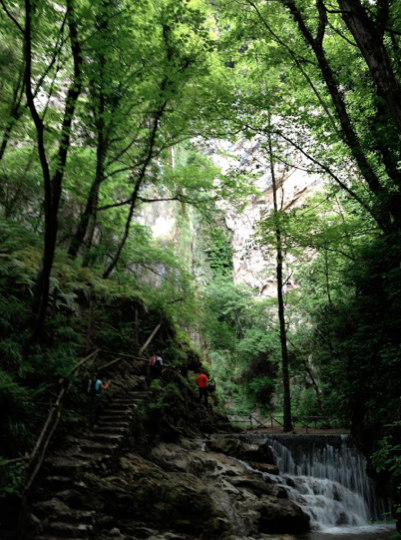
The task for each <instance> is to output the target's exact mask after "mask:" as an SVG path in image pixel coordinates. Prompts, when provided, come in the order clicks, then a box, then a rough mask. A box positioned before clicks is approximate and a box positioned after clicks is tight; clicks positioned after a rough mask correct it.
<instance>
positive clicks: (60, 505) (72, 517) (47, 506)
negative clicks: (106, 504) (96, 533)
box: [33, 497, 96, 525]
mask: <svg viewBox="0 0 401 540" xmlns="http://www.w3.org/2000/svg"><path fill="white" fill-rule="evenodd" d="M33 508H34V513H35V514H36V515H38V516H43V517H47V518H48V519H50V520H54V521H63V522H66V523H75V524H76V525H77V524H78V525H79V524H80V523H84V524H86V525H94V524H95V514H96V512H95V511H94V510H78V509H74V508H71V507H70V506H68V505H67V504H66V503H65V502H64V501H62V500H60V499H59V498H57V497H53V498H52V499H49V500H47V501H40V502H37V503H35V504H34V505H33Z"/></svg>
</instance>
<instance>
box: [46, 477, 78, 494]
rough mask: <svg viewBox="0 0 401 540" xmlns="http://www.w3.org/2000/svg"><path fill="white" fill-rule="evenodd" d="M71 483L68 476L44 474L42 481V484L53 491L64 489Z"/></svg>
mask: <svg viewBox="0 0 401 540" xmlns="http://www.w3.org/2000/svg"><path fill="white" fill-rule="evenodd" d="M72 483H73V481H72V479H71V477H69V476H46V477H45V478H44V479H43V481H42V483H41V484H42V486H44V487H47V488H50V489H52V490H53V491H56V490H59V489H66V488H67V487H69V486H70V485H71V484H72Z"/></svg>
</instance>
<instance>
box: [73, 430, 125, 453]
mask: <svg viewBox="0 0 401 540" xmlns="http://www.w3.org/2000/svg"><path fill="white" fill-rule="evenodd" d="M97 435H102V433H97ZM105 435H110V434H109V433H106V434H105ZM117 448H118V444H114V443H107V442H103V443H98V442H94V441H91V440H83V441H82V442H79V443H78V445H77V447H76V449H75V450H77V453H78V454H79V453H80V452H82V453H83V454H90V453H92V452H93V453H95V454H96V453H98V454H109V455H110V454H112V453H113V452H114V450H117ZM75 450H74V454H75V453H76V451H75Z"/></svg>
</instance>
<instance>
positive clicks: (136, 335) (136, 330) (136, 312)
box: [134, 307, 139, 352]
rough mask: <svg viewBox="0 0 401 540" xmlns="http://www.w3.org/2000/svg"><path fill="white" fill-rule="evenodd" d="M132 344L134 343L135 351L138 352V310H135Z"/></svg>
mask: <svg viewBox="0 0 401 540" xmlns="http://www.w3.org/2000/svg"><path fill="white" fill-rule="evenodd" d="M134 342H135V351H136V352H138V350H139V321H138V308H137V307H136V308H135V330H134Z"/></svg>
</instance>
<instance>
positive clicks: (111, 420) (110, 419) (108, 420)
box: [97, 415, 130, 427]
mask: <svg viewBox="0 0 401 540" xmlns="http://www.w3.org/2000/svg"><path fill="white" fill-rule="evenodd" d="M104 424H112V425H113V426H118V427H125V426H127V427H128V426H129V424H130V423H129V420H126V419H120V420H119V419H118V418H116V417H115V416H106V415H105V416H101V417H100V418H99V420H98V424H97V425H98V426H101V425H104Z"/></svg>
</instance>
